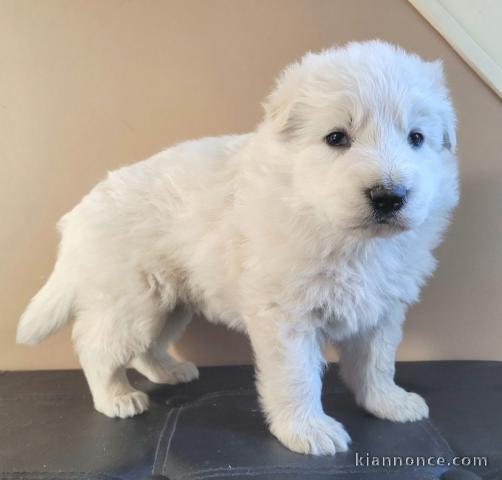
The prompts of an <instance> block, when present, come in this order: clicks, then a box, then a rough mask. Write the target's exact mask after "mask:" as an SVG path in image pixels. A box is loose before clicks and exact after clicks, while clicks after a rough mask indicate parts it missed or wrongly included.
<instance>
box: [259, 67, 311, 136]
mask: <svg viewBox="0 0 502 480" xmlns="http://www.w3.org/2000/svg"><path fill="white" fill-rule="evenodd" d="M302 80H303V75H302V68H301V61H300V62H295V63H292V64H290V65H288V66H287V67H286V68H285V69H284V70H283V71H282V72H281V74H280V75H279V77H278V78H277V80H276V84H275V88H274V90H273V91H272V93H271V94H270V95H269V96H268V97H267V99H266V100H265V102H264V103H263V108H264V109H265V118H266V120H268V121H269V122H271V123H272V125H274V127H275V130H276V131H277V132H279V133H284V132H287V131H288V130H290V129H292V128H293V125H292V122H293V120H292V110H293V107H294V104H295V100H296V99H297V98H298V93H299V91H300V89H301V85H302Z"/></svg>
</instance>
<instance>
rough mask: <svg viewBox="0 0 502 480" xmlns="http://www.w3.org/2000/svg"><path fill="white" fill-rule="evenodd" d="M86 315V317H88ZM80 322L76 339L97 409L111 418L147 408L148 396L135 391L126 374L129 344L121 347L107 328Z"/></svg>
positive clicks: (84, 321) (75, 335)
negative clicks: (127, 346)
mask: <svg viewBox="0 0 502 480" xmlns="http://www.w3.org/2000/svg"><path fill="white" fill-rule="evenodd" d="M86 316H87V315H86ZM93 326H94V325H93V324H90V322H88V321H86V319H85V318H79V319H77V323H76V324H75V329H74V338H75V344H76V347H77V351H78V354H79V359H80V363H81V365H82V368H83V370H84V373H85V376H86V378H87V382H88V384H89V388H90V389H91V393H92V398H93V400H94V408H95V409H96V410H97V411H98V412H101V413H103V414H105V415H106V416H108V417H120V418H126V417H132V416H134V415H137V414H139V413H142V412H144V411H145V410H147V409H148V396H147V395H146V394H145V393H143V392H140V391H139V390H136V389H134V388H133V387H132V386H131V384H130V383H129V380H128V379H127V375H126V368H125V367H126V365H127V357H128V356H129V355H130V353H128V351H127V348H124V347H126V345H124V346H123V347H118V346H117V344H116V343H115V342H114V340H113V338H112V337H111V336H110V335H108V331H107V330H108V329H103V328H101V329H100V328H93Z"/></svg>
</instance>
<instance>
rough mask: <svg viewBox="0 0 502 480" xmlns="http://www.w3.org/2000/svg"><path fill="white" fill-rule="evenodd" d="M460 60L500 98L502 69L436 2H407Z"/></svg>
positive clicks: (412, 0)
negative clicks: (441, 37) (450, 47)
mask: <svg viewBox="0 0 502 480" xmlns="http://www.w3.org/2000/svg"><path fill="white" fill-rule="evenodd" d="M408 1H409V2H410V3H411V4H412V5H413V6H414V7H415V8H416V9H417V10H418V12H419V13H420V14H421V15H422V16H423V17H424V18H425V19H426V20H427V21H428V22H429V23H430V24H431V25H432V26H433V27H434V28H435V29H436V30H437V31H438V32H439V33H440V34H441V35H442V36H443V38H444V39H445V40H446V41H447V42H448V43H449V44H450V45H451V46H452V48H453V49H454V50H455V51H456V52H457V53H458V54H459V55H460V56H461V57H462V59H463V60H464V61H465V62H466V63H467V64H468V65H469V66H470V67H471V68H472V69H473V70H474V71H475V72H476V73H477V74H478V75H479V76H480V77H481V78H482V79H483V80H484V81H485V83H486V84H487V85H488V86H489V87H490V88H492V89H493V90H494V91H495V93H496V94H497V95H498V96H499V97H500V98H502V67H501V66H499V65H498V64H497V63H496V62H495V61H494V60H493V59H492V58H491V57H490V55H488V53H487V52H486V51H485V50H484V49H483V48H482V47H481V46H480V45H479V44H478V43H477V42H476V40H474V38H472V37H471V35H470V34H469V33H468V32H467V31H466V30H465V29H464V28H463V27H462V25H461V24H460V23H458V22H457V20H456V19H455V18H454V17H453V16H452V15H451V14H450V12H449V11H448V10H447V9H446V8H444V7H443V5H441V3H439V2H438V1H437V0H408Z"/></svg>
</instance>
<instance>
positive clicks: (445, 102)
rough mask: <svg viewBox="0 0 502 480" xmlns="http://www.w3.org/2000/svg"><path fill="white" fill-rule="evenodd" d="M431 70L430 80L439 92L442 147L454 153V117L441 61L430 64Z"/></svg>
mask: <svg viewBox="0 0 502 480" xmlns="http://www.w3.org/2000/svg"><path fill="white" fill-rule="evenodd" d="M430 66H431V69H432V73H433V75H432V78H433V79H434V82H435V87H436V88H438V90H439V91H440V92H441V100H440V109H439V114H440V116H441V121H442V123H443V147H444V148H446V149H447V150H450V152H452V153H455V150H456V148H457V135H456V124H457V121H456V115H455V109H454V108H453V104H452V102H451V98H450V93H449V92H448V89H447V87H446V80H445V74H444V69H443V62H442V60H436V61H434V62H431V63H430Z"/></svg>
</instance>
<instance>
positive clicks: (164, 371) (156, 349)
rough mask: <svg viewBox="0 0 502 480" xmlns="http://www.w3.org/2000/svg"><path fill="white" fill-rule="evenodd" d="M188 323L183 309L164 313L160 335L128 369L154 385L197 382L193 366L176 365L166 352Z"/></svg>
mask: <svg viewBox="0 0 502 480" xmlns="http://www.w3.org/2000/svg"><path fill="white" fill-rule="evenodd" d="M191 319H192V313H191V311H190V310H189V309H188V308H187V307H184V306H178V307H177V308H176V309H175V310H173V311H172V312H170V313H168V314H167V319H166V321H165V324H164V327H163V328H162V330H161V332H160V335H159V336H158V337H157V338H156V339H154V340H153V342H152V344H151V346H150V347H149V348H148V350H147V351H145V352H143V353H141V354H140V355H137V356H136V357H135V358H134V359H133V360H132V362H131V366H132V367H133V368H135V369H136V370H137V371H138V372H140V373H141V374H142V375H144V376H145V377H146V378H148V379H149V380H150V381H151V382H154V383H167V384H171V385H174V384H177V383H185V382H190V381H191V380H195V379H197V378H198V377H199V371H198V370H197V367H196V366H195V365H194V364H193V363H191V362H179V361H178V360H176V359H175V358H173V357H172V356H171V355H169V353H168V351H167V348H168V346H169V345H170V344H172V343H174V342H175V341H176V340H177V339H178V338H179V337H180V336H181V335H182V334H183V332H184V330H185V328H186V326H187V325H188V323H189V322H190V320H191Z"/></svg>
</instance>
